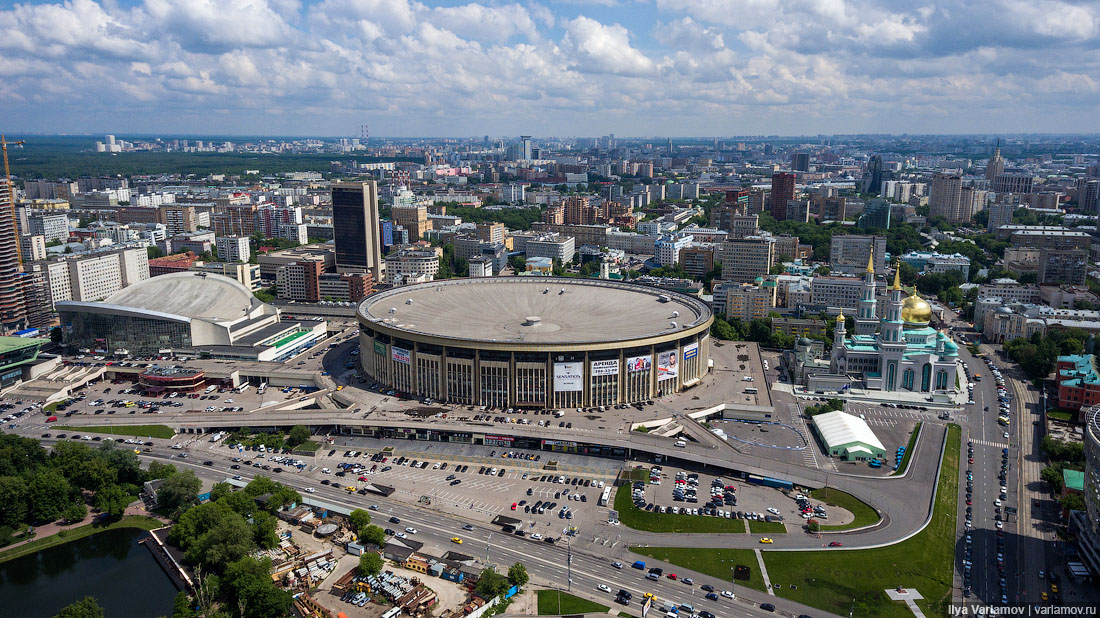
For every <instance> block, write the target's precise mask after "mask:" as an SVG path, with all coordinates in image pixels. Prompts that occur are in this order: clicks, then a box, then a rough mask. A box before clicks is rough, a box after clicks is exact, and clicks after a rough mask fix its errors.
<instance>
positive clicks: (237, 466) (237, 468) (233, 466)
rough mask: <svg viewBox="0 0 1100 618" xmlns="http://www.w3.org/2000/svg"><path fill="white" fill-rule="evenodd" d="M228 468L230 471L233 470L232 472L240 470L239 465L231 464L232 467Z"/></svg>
mask: <svg viewBox="0 0 1100 618" xmlns="http://www.w3.org/2000/svg"><path fill="white" fill-rule="evenodd" d="M229 467H230V468H232V469H234V470H240V469H241V465H240V464H233V465H232V466H229Z"/></svg>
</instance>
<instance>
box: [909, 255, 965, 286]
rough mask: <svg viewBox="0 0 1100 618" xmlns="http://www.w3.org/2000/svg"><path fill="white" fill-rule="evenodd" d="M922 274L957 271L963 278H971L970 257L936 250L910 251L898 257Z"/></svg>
mask: <svg viewBox="0 0 1100 618" xmlns="http://www.w3.org/2000/svg"><path fill="white" fill-rule="evenodd" d="M898 259H899V260H901V261H902V262H904V263H906V264H908V265H910V266H912V267H913V268H915V269H916V270H917V272H919V273H921V274H925V273H945V272H949V271H957V272H959V273H960V274H962V280H963V281H968V280H969V279H970V258H968V257H966V256H965V255H962V254H961V253H952V254H950V255H945V254H942V253H936V252H934V251H910V252H909V253H906V254H905V255H902V256H900V257H899V258H898Z"/></svg>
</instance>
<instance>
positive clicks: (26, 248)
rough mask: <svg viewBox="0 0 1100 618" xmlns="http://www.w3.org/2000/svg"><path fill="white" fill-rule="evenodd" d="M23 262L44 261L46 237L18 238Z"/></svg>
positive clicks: (30, 235) (29, 236) (30, 236)
mask: <svg viewBox="0 0 1100 618" xmlns="http://www.w3.org/2000/svg"><path fill="white" fill-rule="evenodd" d="M19 245H20V251H21V252H22V254H23V262H37V261H38V260H44V259H46V237H45V236H43V235H41V234H23V235H22V236H20V237H19Z"/></svg>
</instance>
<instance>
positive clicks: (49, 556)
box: [0, 528, 176, 618]
mask: <svg viewBox="0 0 1100 618" xmlns="http://www.w3.org/2000/svg"><path fill="white" fill-rule="evenodd" d="M147 535H148V533H147V532H145V531H143V530H137V529H134V528H119V529H115V530H107V531H105V532H100V533H98V534H93V535H91V536H87V537H84V538H82V539H77V540H75V541H71V542H69V543H65V544H63V545H58V546H56V547H50V548H47V549H43V550H42V551H39V552H37V553H34V554H30V555H28V556H23V557H22V558H16V559H15V560H9V561H8V562H4V563H0V607H2V608H3V609H2V610H0V614H3V615H5V616H26V617H27V618H38V617H42V618H50V617H52V616H54V615H56V614H57V612H58V611H60V610H61V608H62V607H65V606H66V605H68V604H70V603H72V602H74V601H79V600H80V599H82V598H84V597H85V596H93V597H95V598H96V600H97V601H98V602H99V604H100V606H102V607H103V609H104V614H105V615H106V616H107V618H114V617H115V616H126V617H130V618H156V617H157V616H170V615H171V614H172V600H173V598H174V597H175V595H176V587H175V586H174V585H173V584H172V582H171V580H170V579H169V578H168V575H167V574H165V572H164V570H163V569H162V568H161V566H160V564H159V563H158V562H157V560H156V558H154V557H153V554H152V552H150V551H149V550H148V549H146V548H145V547H142V546H141V544H140V543H139V541H140V540H141V539H143V538H145V537H146V536H147Z"/></svg>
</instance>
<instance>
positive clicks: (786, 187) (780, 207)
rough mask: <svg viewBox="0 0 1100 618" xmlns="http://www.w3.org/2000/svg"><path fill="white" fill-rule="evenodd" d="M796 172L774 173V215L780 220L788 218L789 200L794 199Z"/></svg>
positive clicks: (772, 194)
mask: <svg viewBox="0 0 1100 618" xmlns="http://www.w3.org/2000/svg"><path fill="white" fill-rule="evenodd" d="M794 190H795V187H794V174H792V173H790V172H777V173H775V174H772V193H771V199H772V216H773V217H775V218H776V219H777V220H779V221H783V220H785V219H786V218H787V202H789V201H791V200H793V199H794Z"/></svg>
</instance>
